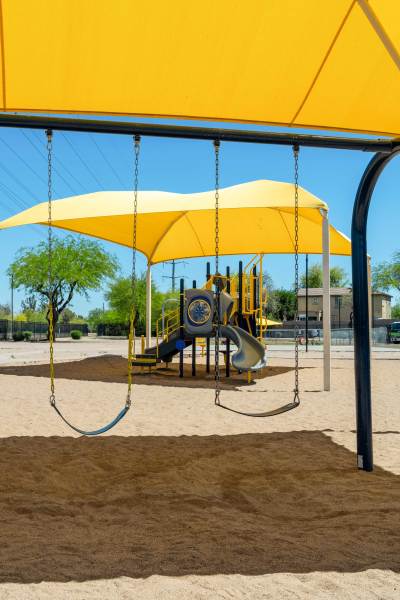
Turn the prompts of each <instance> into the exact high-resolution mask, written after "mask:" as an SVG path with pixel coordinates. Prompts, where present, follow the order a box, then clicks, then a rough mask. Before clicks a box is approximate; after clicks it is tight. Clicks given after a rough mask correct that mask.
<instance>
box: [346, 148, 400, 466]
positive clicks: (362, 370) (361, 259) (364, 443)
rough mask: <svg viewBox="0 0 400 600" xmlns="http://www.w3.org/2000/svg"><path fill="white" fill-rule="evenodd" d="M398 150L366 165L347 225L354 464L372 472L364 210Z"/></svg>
mask: <svg viewBox="0 0 400 600" xmlns="http://www.w3.org/2000/svg"><path fill="white" fill-rule="evenodd" d="M399 151H400V150H399V149H396V150H395V151H393V152H392V153H391V154H389V155H387V154H384V153H382V152H378V153H377V154H375V156H374V157H373V158H372V160H371V161H370V162H369V164H368V166H367V168H366V169H365V171H364V174H363V176H362V178H361V181H360V184H359V186H358V190H357V194H356V198H355V201H354V208H353V220H352V226H351V243H352V271H353V313H354V367H355V381H356V418H357V465H358V467H359V469H364V471H372V469H373V453H372V417H371V349H370V323H369V302H368V256H367V222H368V211H369V206H370V203H371V197H372V193H373V191H374V188H375V185H376V182H377V180H378V178H379V175H380V174H381V172H382V171H383V169H384V168H385V166H386V165H387V164H388V163H389V162H390V160H391V159H392V158H394V156H396V154H398V153H399Z"/></svg>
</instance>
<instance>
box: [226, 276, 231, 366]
mask: <svg viewBox="0 0 400 600" xmlns="http://www.w3.org/2000/svg"><path fill="white" fill-rule="evenodd" d="M230 277H231V271H230V268H229V267H226V291H227V293H228V294H230V292H231V279H230ZM225 350H226V353H225V375H226V377H230V376H231V341H230V339H229V338H226V340H225Z"/></svg>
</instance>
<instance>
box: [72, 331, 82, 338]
mask: <svg viewBox="0 0 400 600" xmlns="http://www.w3.org/2000/svg"><path fill="white" fill-rule="evenodd" d="M71 337H72V339H73V340H80V339H81V337H82V331H79V329H72V330H71Z"/></svg>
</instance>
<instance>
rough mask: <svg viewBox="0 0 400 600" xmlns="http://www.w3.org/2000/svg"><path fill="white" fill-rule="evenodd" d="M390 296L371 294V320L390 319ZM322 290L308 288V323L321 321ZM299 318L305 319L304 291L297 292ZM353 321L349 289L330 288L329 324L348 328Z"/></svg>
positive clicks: (351, 298) (377, 293)
mask: <svg viewBox="0 0 400 600" xmlns="http://www.w3.org/2000/svg"><path fill="white" fill-rule="evenodd" d="M391 300H392V297H391V296H390V294H386V293H385V292H372V306H373V318H374V320H377V319H390V318H391V314H392V310H391ZM322 301H323V290H322V288H309V290H308V318H309V320H310V321H322V313H323V308H322ZM299 317H300V320H305V318H306V290H305V289H304V288H301V289H300V290H299ZM352 320H353V294H352V289H351V288H331V323H332V325H333V326H334V327H349V326H351V324H352Z"/></svg>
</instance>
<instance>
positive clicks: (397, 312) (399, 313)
mask: <svg viewBox="0 0 400 600" xmlns="http://www.w3.org/2000/svg"><path fill="white" fill-rule="evenodd" d="M392 319H400V302H398V303H397V304H394V306H392Z"/></svg>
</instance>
